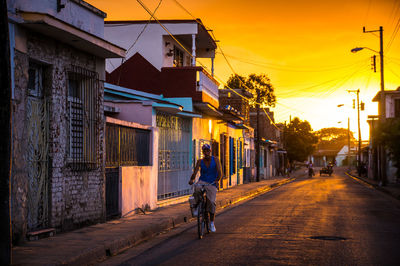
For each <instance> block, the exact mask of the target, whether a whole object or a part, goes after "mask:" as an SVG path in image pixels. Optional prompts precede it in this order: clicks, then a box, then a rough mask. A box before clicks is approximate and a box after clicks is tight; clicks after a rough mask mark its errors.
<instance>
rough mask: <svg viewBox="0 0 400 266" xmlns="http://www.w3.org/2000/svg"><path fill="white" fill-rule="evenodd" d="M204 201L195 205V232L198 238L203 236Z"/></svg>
mask: <svg viewBox="0 0 400 266" xmlns="http://www.w3.org/2000/svg"><path fill="white" fill-rule="evenodd" d="M203 205H204V202H199V204H198V206H197V208H198V209H197V211H198V212H197V234H198V236H199V239H202V238H203V236H204V229H205V228H204V225H205V223H204V220H205V218H204V206H203Z"/></svg>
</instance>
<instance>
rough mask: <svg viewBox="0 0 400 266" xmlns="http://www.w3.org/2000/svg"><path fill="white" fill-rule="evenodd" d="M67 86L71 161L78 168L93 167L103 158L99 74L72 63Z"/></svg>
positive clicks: (69, 156)
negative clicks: (101, 150)
mask: <svg viewBox="0 0 400 266" xmlns="http://www.w3.org/2000/svg"><path fill="white" fill-rule="evenodd" d="M67 86H68V90H67V93H68V97H67V98H68V100H67V116H68V134H67V135H68V146H67V155H68V162H69V163H70V165H71V167H72V168H73V169H74V170H93V169H96V168H97V167H98V165H99V159H100V158H99V157H100V156H99V132H98V125H99V122H100V112H99V80H98V75H97V73H96V72H92V71H89V70H87V69H83V68H80V67H76V66H72V67H71V68H70V69H69V70H68V80H67Z"/></svg>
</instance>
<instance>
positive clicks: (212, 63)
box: [211, 57, 215, 77]
mask: <svg viewBox="0 0 400 266" xmlns="http://www.w3.org/2000/svg"><path fill="white" fill-rule="evenodd" d="M214 59H215V58H214V57H211V76H213V77H214Z"/></svg>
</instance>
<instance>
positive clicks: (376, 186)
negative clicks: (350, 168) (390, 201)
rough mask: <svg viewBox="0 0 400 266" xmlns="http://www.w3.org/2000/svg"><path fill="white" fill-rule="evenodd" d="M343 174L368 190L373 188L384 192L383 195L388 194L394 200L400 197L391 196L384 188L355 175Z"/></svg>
mask: <svg viewBox="0 0 400 266" xmlns="http://www.w3.org/2000/svg"><path fill="white" fill-rule="evenodd" d="M345 174H346V175H347V176H349V177H351V178H353V179H354V180H356V181H358V182H360V183H362V184H363V185H365V186H367V187H369V188H373V189H376V190H379V191H381V192H384V193H386V194H388V195H389V196H391V197H393V198H394V199H397V200H400V195H398V196H396V195H395V194H393V193H392V192H391V191H390V190H388V189H386V188H385V187H382V186H379V185H376V184H373V183H370V182H368V181H367V180H364V179H361V178H359V177H358V176H356V175H352V174H350V173H349V172H345Z"/></svg>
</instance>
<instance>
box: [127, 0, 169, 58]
mask: <svg viewBox="0 0 400 266" xmlns="http://www.w3.org/2000/svg"><path fill="white" fill-rule="evenodd" d="M161 2H162V0H160V1H159V2H158V5H157V7H156V8H155V9H154V11H153V14H151V16H150V18H149V20H148V21H147V23H146V25H145V26H144V27H143V29H142V31H141V32H140V33H139V35H138V36H137V37H136V40H135V41H134V42H133V44H132V45H131V46H130V47H129V48H128V50H126V53H127V54H128V52H129V51H130V50H131V49H132V48H133V47H134V46H135V44H136V43H137V41H138V40H139V38H140V36H142V34H143V33H144V31H145V30H146V28H147V26H148V25H149V24H150V22H151V20H152V18H153V16H154V15H155V14H156V12H157V9H158V8H159V7H160V5H161Z"/></svg>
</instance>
